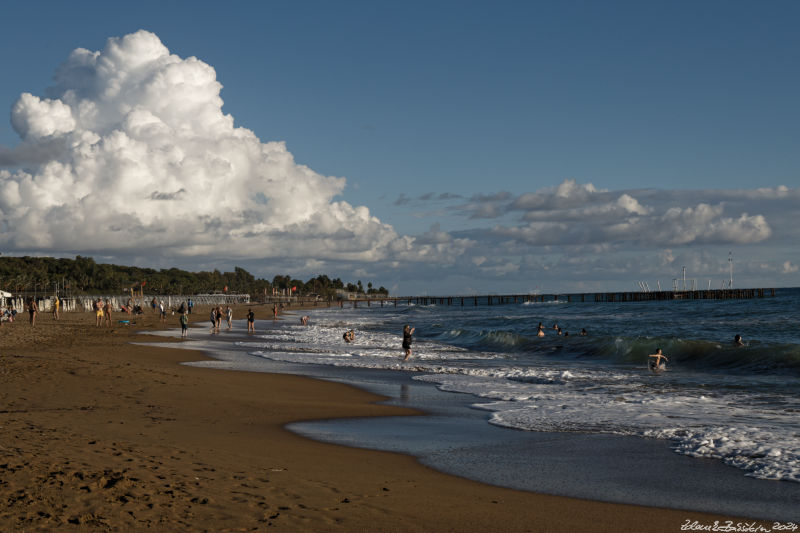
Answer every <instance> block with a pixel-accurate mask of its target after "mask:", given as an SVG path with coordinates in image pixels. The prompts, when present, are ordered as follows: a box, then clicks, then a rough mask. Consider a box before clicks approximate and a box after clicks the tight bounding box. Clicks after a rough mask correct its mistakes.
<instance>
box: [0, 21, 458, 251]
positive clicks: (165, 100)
mask: <svg viewBox="0 0 800 533" xmlns="http://www.w3.org/2000/svg"><path fill="white" fill-rule="evenodd" d="M221 88H222V85H221V84H220V83H219V82H218V81H217V79H216V73H215V71H214V69H213V68H212V67H211V66H209V65H208V64H206V63H204V62H203V61H201V60H199V59H197V58H194V57H190V58H186V59H183V58H180V57H178V56H177V55H174V54H171V53H170V52H169V50H168V49H167V48H166V47H165V46H164V44H163V43H162V42H161V41H160V40H159V38H158V37H157V36H156V35H154V34H153V33H150V32H147V31H143V30H141V31H138V32H136V33H133V34H130V35H126V36H124V37H122V38H112V39H109V40H108V42H107V44H106V46H105V48H104V49H103V50H102V51H94V52H93V51H89V50H85V49H77V50H75V51H73V52H72V53H71V54H70V55H69V58H68V59H67V60H66V61H65V62H64V64H63V65H61V67H60V68H59V69H58V71H57V72H56V75H55V85H54V87H52V88H51V89H50V90H49V91H48V94H47V97H39V96H35V95H32V94H29V93H25V94H23V95H22V96H21V97H20V98H19V99H18V101H17V102H16V103H15V104H14V105H13V108H12V111H11V123H12V126H13V127H14V129H15V131H16V132H17V133H18V134H19V136H20V138H21V140H22V142H21V143H20V145H19V146H18V147H17V148H16V149H13V150H9V149H4V150H3V151H2V152H0V156H2V160H3V161H0V162H4V163H5V164H6V165H12V164H17V165H19V164H20V162H25V161H24V160H25V158H26V155H27V156H30V157H29V161H27V163H28V167H27V168H26V170H13V171H11V170H2V171H0V222H2V229H1V230H0V243H1V244H2V246H3V247H4V248H5V249H6V250H10V251H20V252H21V251H32V250H36V251H44V252H56V253H58V252H78V253H81V252H90V253H91V252H92V251H103V252H104V253H107V254H113V253H114V252H130V251H131V250H135V251H136V253H139V254H148V253H149V254H154V253H157V254H160V255H172V256H181V255H183V256H193V257H214V256H226V257H234V258H235V257H242V258H255V257H270V256H272V257H276V256H277V257H298V258H302V257H317V258H320V259H338V260H352V261H377V260H381V259H387V258H388V259H391V257H394V256H396V257H401V258H403V259H405V260H412V261H413V260H420V259H422V260H425V261H436V260H437V258H448V260H450V259H449V258H451V257H452V256H453V255H454V254H456V255H457V254H458V253H460V252H461V251H462V250H463V249H464V247H465V246H466V245H467V244H468V243H467V241H464V240H462V241H457V240H454V239H450V240H449V241H448V242H446V243H442V242H439V243H435V244H432V245H426V244H424V243H415V242H414V238H412V237H403V236H399V235H398V234H397V233H396V232H395V231H394V229H393V228H392V227H391V226H389V225H387V224H385V223H382V222H381V221H380V220H378V219H377V218H376V217H374V216H372V215H371V214H370V212H369V210H368V209H367V208H366V207H356V206H352V205H350V204H348V203H347V202H343V201H336V198H337V196H338V195H340V194H341V193H342V191H343V189H344V187H345V179H344V178H337V177H328V176H323V175H320V174H318V173H317V172H315V171H313V170H312V169H310V168H308V167H307V166H304V165H301V164H298V163H297V162H295V160H294V158H293V156H292V154H291V153H290V152H289V151H288V150H287V148H286V146H285V145H284V144H283V143H281V142H261V141H260V140H259V138H258V137H256V135H255V134H254V133H253V132H252V131H250V130H247V129H245V128H240V127H236V126H234V120H233V118H232V117H231V116H230V115H226V114H224V113H223V111H222V104H223V102H222V99H221V98H220V90H221ZM22 166H23V167H25V165H22Z"/></svg>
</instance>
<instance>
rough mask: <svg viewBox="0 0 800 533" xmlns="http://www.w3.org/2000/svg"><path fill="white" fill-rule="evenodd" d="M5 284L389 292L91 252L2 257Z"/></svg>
mask: <svg viewBox="0 0 800 533" xmlns="http://www.w3.org/2000/svg"><path fill="white" fill-rule="evenodd" d="M0 287H2V289H3V290H5V291H7V292H12V293H25V294H28V293H37V292H39V293H43V294H51V293H54V292H56V291H58V292H59V294H61V295H70V294H75V295H79V294H123V293H126V292H129V291H130V289H131V288H133V289H134V290H135V291H136V292H139V291H140V290H141V291H142V292H144V293H145V294H175V295H192V294H214V293H222V292H228V293H237V294H249V295H250V297H251V298H253V299H259V298H261V297H262V296H264V295H265V294H266V295H267V296H271V295H272V294H273V289H275V290H276V291H278V292H280V293H281V294H291V295H293V296H310V295H318V296H320V297H322V298H324V299H336V297H337V296H338V295H339V294H340V292H339V291H348V292H353V293H359V294H365V295H375V296H380V295H385V296H388V294H389V291H387V290H386V289H385V288H384V287H379V288H375V287H373V285H372V282H368V283H367V285H366V287H364V285H362V283H361V280H358V281H357V282H356V283H352V282H349V283H345V282H344V281H342V280H341V279H339V278H334V279H330V278H329V277H328V276H326V275H324V274H321V275H319V276H316V277H314V278H311V279H308V280H306V281H303V280H302V279H299V278H295V277H293V276H291V275H288V274H287V275H277V276H275V277H273V278H272V280H271V281H270V280H267V279H262V278H256V277H255V276H253V275H252V274H250V273H249V272H248V271H247V270H245V269H243V268H240V267H234V271H233V272H220V271H219V270H216V269H215V270H213V271H211V272H205V271H204V272H189V271H187V270H181V269H179V268H169V269H161V270H156V269H153V268H141V267H135V266H122V265H112V264H106V263H96V262H95V261H94V259H92V258H91V257H81V256H80V255H79V256H76V257H75V259H66V258H54V257H28V256H25V257H0Z"/></svg>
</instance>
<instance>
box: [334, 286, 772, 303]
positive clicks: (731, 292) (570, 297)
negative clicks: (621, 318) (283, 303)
mask: <svg viewBox="0 0 800 533" xmlns="http://www.w3.org/2000/svg"><path fill="white" fill-rule="evenodd" d="M774 296H775V289H774V288H769V289H712V290H699V291H648V292H643V291H642V292H593V293H569V294H486V295H480V296H477V295H474V296H386V297H377V298H366V297H365V298H355V299H349V300H341V301H340V302H339V305H344V304H346V303H350V304H352V306H353V307H358V306H359V304H361V305H362V306H363V305H366V306H367V307H372V306H373V305H376V306H380V307H383V306H384V305H394V307H397V304H398V302H399V303H401V304H406V305H411V304H414V305H447V306H460V307H464V306H472V307H477V306H479V305H505V304H520V303H535V302H541V303H544V302H558V301H561V302H608V303H619V302H651V301H669V300H748V299H752V298H772V297H774ZM329 305H330V304H329Z"/></svg>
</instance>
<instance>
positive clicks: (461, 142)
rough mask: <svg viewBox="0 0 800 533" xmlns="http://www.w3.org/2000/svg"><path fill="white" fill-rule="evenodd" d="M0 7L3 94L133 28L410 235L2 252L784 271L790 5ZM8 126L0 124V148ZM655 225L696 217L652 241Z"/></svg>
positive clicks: (604, 282)
mask: <svg viewBox="0 0 800 533" xmlns="http://www.w3.org/2000/svg"><path fill="white" fill-rule="evenodd" d="M3 19H4V21H5V24H4V25H3V26H4V27H3V31H2V32H0V65H1V66H2V69H3V76H2V78H3V80H4V81H3V83H2V84H1V85H0V106H5V108H6V109H8V110H9V111H11V109H12V106H14V104H15V102H17V100H18V99H19V98H20V95H21V94H22V93H25V92H28V93H31V94H33V95H35V96H37V97H40V98H42V99H43V98H45V97H48V96H58V95H55V94H50V93H48V92H47V88H48V87H50V86H52V85H53V83H54V82H53V76H54V73H55V71H56V69H57V68H58V67H59V65H60V64H62V63H63V62H64V61H65V60H66V59H67V57H68V56H69V54H70V52H71V51H72V50H74V49H76V48H86V49H88V50H91V51H101V50H103V49H104V47H106V42H107V39H109V38H119V37H123V36H125V35H129V34H132V33H134V32H136V31H137V30H139V29H144V30H147V31H148V32H152V34H154V35H156V36H157V37H158V39H160V41H161V42H162V43H163V45H164V46H165V47H166V48H167V49H168V50H169V53H170V54H173V55H175V56H177V57H179V58H181V59H186V58H189V57H192V56H194V57H196V58H198V59H199V60H200V61H202V62H203V63H205V64H207V65H210V66H211V67H213V69H214V70H215V71H216V80H217V81H218V82H220V83H221V84H222V86H223V87H224V88H223V89H222V91H221V93H220V96H221V98H222V100H223V101H224V105H223V107H222V112H223V113H225V114H229V115H231V116H232V117H233V120H234V124H235V126H236V127H244V128H247V129H249V130H252V132H253V133H254V134H255V135H256V136H257V137H258V139H260V140H261V141H262V142H264V143H267V142H270V141H285V143H286V149H287V150H288V152H290V153H291V155H292V156H293V157H294V161H295V162H296V163H298V164H300V165H306V166H307V167H309V168H310V169H312V170H313V171H314V172H315V173H318V174H319V175H321V176H331V177H342V178H345V179H346V185H344V186H342V187H341V188H338V189H337V188H336V187H333V189H331V191H332V192H331V194H332V195H333V196H331V197H326V198H325V202H323V203H324V204H326V205H327V204H330V203H333V202H340V201H342V200H344V201H346V202H347V203H348V204H350V205H352V206H354V207H358V206H365V207H367V208H368V209H369V212H370V215H371V216H373V217H377V219H379V221H380V223H381V224H383V225H387V226H390V227H391V230H392V231H393V232H395V233H396V238H398V239H403V238H409V239H412V241H405V245H408V247H409V248H411V249H415V250H417V251H419V250H420V246H419V245H426V246H428V247H429V248H425V253H418V254H416V255H415V254H414V253H411V251H410V250H406V249H405V248H403V247H402V246H400V245H399V244H391V243H390V241H391V238H390V237H389V236H386V235H384V236H383V237H377V236H376V235H377V234H376V233H375V231H376V230H374V229H373V230H367V229H363V233H359V232H360V231H362V229H359V230H354V229H353V228H349V230H348V231H351V230H352V231H354V232H355V234H356V235H358V236H359V237H357V238H356V239H355V240H357V241H359V242H360V243H361V245H362V247H363V250H361V251H360V252H359V253H355V250H353V253H352V254H350V255H348V256H347V257H342V256H341V254H338V255H337V254H336V253H335V251H331V252H330V253H327V255H326V253H317V254H316V256H315V253H314V249H313V247H312V246H310V245H309V248H308V249H301V248H300V247H298V249H296V250H288V253H286V254H285V255H284V256H283V257H279V256H277V255H276V254H271V255H269V257H270V259H269V261H268V263H269V264H270V266H269V267H267V266H264V262H261V261H259V258H258V257H256V256H252V257H251V256H245V255H242V256H240V257H230V256H231V255H236V254H233V253H227V254H222V255H220V256H219V257H215V256H214V255H213V254H208V253H206V252H203V253H200V252H198V253H196V254H193V253H190V252H188V251H184V252H181V253H180V254H179V256H178V257H171V256H169V254H166V257H165V253H164V248H163V247H164V246H165V244H163V243H161V244H159V245H158V246H160V247H161V248H159V247H153V248H152V249H149V247H148V246H146V243H140V246H138V247H137V249H136V250H135V251H134V250H130V251H125V250H119V249H113V250H112V249H103V248H97V249H94V250H93V249H92V247H91V246H90V245H85V246H84V245H82V244H81V243H80V242H79V241H77V240H76V241H74V242H71V243H70V244H69V245H64V246H61V245H58V244H53V243H47V242H44V241H43V242H42V243H40V244H39V245H38V247H37V246H31V245H30V244H24V243H21V242H14V239H10V238H6V239H5V240H4V241H3V246H4V247H6V249H7V250H8V253H48V251H49V252H50V253H58V254H68V253H84V254H85V253H86V252H87V251H89V252H94V253H95V254H96V255H107V256H108V257H109V258H110V259H115V260H123V259H125V260H129V261H136V262H137V263H150V264H152V265H153V266H169V264H168V263H170V262H180V263H181V266H184V267H188V268H192V266H193V265H196V266H197V267H198V268H205V267H207V266H209V265H213V266H217V265H218V268H221V269H226V268H231V267H232V266H233V264H238V265H241V266H245V267H246V268H249V269H251V270H252V271H255V272H257V273H259V274H263V275H267V276H269V277H271V276H272V275H274V274H277V273H279V271H285V270H287V269H288V270H290V271H292V272H297V273H298V274H299V275H302V276H307V275H313V274H316V273H317V272H316V271H315V270H320V271H321V272H327V273H330V274H333V275H340V276H342V277H347V278H350V277H353V275H355V276H363V277H365V278H369V279H371V280H373V281H375V282H376V284H380V285H385V286H387V287H393V288H394V289H395V290H396V291H399V292H402V293H408V292H420V291H422V292H426V291H427V292H437V289H435V288H432V287H430V280H431V279H436V280H437V283H438V285H437V287H439V288H441V290H442V291H445V292H451V293H461V292H473V291H478V292H481V291H486V290H494V291H497V290H499V289H502V290H508V291H509V292H512V291H517V290H519V291H524V290H576V291H579V290H585V289H598V290H601V289H605V288H608V289H615V288H627V289H630V290H634V289H635V287H636V281H638V280H640V279H644V280H648V281H649V283H650V284H651V285H655V280H656V279H660V280H661V283H662V285H663V284H665V283H666V282H667V280H668V279H671V278H674V277H676V276H677V275H678V273H679V270H680V266H683V263H689V264H690V265H692V266H694V268H696V271H695V275H696V277H697V278H698V279H706V278H708V279H712V278H713V280H714V285H715V286H716V285H718V281H719V278H720V276H721V272H722V270H725V269H727V257H728V251H731V250H733V251H734V255H735V257H736V258H737V270H738V269H739V268H741V273H740V274H741V277H738V276H737V283H738V282H741V283H742V284H745V285H798V284H800V275H798V271H797V265H798V264H800V257H798V255H800V254H798V250H797V246H796V243H797V242H798V239H797V233H796V230H795V229H794V228H796V227H797V222H798V220H797V215H795V214H793V213H794V212H795V211H796V210H797V209H796V208H797V201H798V189H797V188H798V186H800V149H798V148H800V147H798V140H800V105H798V97H797V95H798V94H800V74H799V73H798V68H797V65H798V64H800V33H798V32H797V30H796V29H797V27H798V23H800V5H799V4H797V3H796V2H769V3H755V2H731V1H718V2H712V1H707V2H633V1H631V2H497V3H492V4H487V3H485V2H403V3H395V4H391V5H389V4H387V5H382V4H381V3H374V2H341V3H334V2H295V3H278V2H231V3H228V4H225V5H224V6H223V5H221V4H219V3H216V2H214V3H212V2H138V3H135V4H134V3H125V4H122V3H110V2H78V3H75V4H68V3H64V2H36V1H33V2H25V3H22V2H18V3H12V4H10V5H6V6H4V17H3ZM51 92H52V91H51ZM101 136H102V135H101ZM28 141H32V140H31V139H28ZM20 142H21V139H20V135H18V133H17V132H16V131H15V130H14V129H13V128H12V125H11V121H9V120H5V121H1V122H0V145H2V146H4V147H6V150H7V151H8V150H14V149H15V147H18V146H19V145H20ZM36 142H37V143H41V142H43V141H42V138H37V140H36ZM70 157H71V156H70ZM11 159H13V161H11V162H9V161H7V162H6V167H5V168H6V169H7V172H8V173H9V175H8V176H6V181H9V180H10V181H16V182H20V179H21V178H20V177H19V174H18V173H19V171H20V169H27V170H28V171H30V173H31V174H33V175H34V176H35V178H34V181H35V180H36V179H39V181H43V179H44V178H36V177H37V176H39V174H43V173H45V171H41V172H39V173H38V174H37V170H36V168H33V167H31V166H30V165H31V164H32V163H30V162H19V161H18V159H19V158H11ZM68 160H69V161H74V158H73V159H70V158H69V157H68ZM36 164H41V161H39V160H37V163H36ZM0 168H3V167H0ZM242 179H244V178H242ZM2 181H3V179H2V176H0V182H2ZM780 186H785V187H786V188H787V189H786V190H783V189H780V190H779V189H778V187H780ZM248 187H249V188H250V190H252V186H248ZM257 187H258V186H257V185H256V188H257ZM334 189H335V190H334ZM757 189H771V190H773V191H774V192H773V193H767V192H763V191H762V192H761V193H757V192H754V191H756V190H757ZM255 192H258V191H255ZM526 194H529V195H538V198H539V200H536V201H534V200H532V199H531V198H530V197H525V198H523V195H526ZM267 196H268V197H269V194H267ZM548 198H550V200H549V202H550V203H549V206H548V204H542V203H541V201H545V200H547V199H548ZM565 198H570V200H569V201H562V200H564V199H565ZM621 198H622V200H620V199H621ZM627 198H632V199H633V200H634V201H635V202H637V203H631V202H629V201H628V200H627ZM643 198H646V199H647V202H645V201H644V200H643ZM559 199H561V200H559ZM540 200H541V201H540ZM274 201H277V199H276V200H274ZM537 202H538V203H537ZM267 204H270V203H269V202H267ZM700 204H702V205H707V206H711V207H713V208H714V209H711V210H709V211H703V209H698V206H699V205H700ZM48 205H49V204H48ZM271 205H274V203H273V204H271ZM315 205H316V204H315ZM542 205H544V206H545V207H544V208H543V207H542ZM532 206H533V207H532ZM556 206H560V207H558V208H557V209H556V208H555V207H556ZM609 206H617V208H614V209H612V208H611V207H609ZM51 207H52V206H51ZM615 209H621V211H615ZM670 209H673V211H670ZM674 210H677V211H674ZM4 211H5V213H6V217H9V216H10V215H9V213H10V211H11V208H10V207H8V208H6V209H5V210H4ZM248 212H249V211H248ZM701 212H702V213H703V214H700V213H701ZM17 213H18V212H17ZM670 213H671V214H670ZM265 216H266V215H265ZM743 216H744V217H743ZM631 217H635V218H636V220H635V221H634V220H632V219H631ZM676 217H677V218H676ZM756 217H762V219H763V220H762V219H758V218H756ZM251 222H252V221H251ZM615 222H625V223H626V224H627V225H626V226H625V227H624V228H622V227H617V226H614V224H615ZM762 222H763V223H762ZM6 224H7V227H8V222H7V223H6ZM543 224H544V225H543ZM665 224H674V227H675V228H680V231H681V232H685V231H689V233H692V231H694V230H697V231H696V235H694V234H693V235H694V236H693V237H691V238H673V237H672V236H667V235H662V236H660V237H659V236H658V229H659V228H663V227H664V225H665ZM612 226H614V227H613V228H612V229H609V230H608V231H605V230H603V231H599V229H598V228H601V227H607V228H611V227H612ZM320 227H321V226H315V228H316V229H315V230H314V231H317V232H319V231H321V230H320ZM687 228H688V229H687ZM341 229H342V228H338V229H337V228H335V227H327V226H326V227H325V229H324V230H322V232H323V233H324V232H325V231H331V235H334V234H335V235H342V233H341V231H340V230H341ZM273 230H280V231H285V230H286V228H271V229H270V230H269V231H273ZM269 231H268V232H267V233H269ZM297 231H299V234H303V231H305V229H303V230H297ZM676 231H677V230H676ZM234 233H235V232H234ZM543 233H546V234H549V235H550V236H552V238H547V239H544V238H542V237H541V235H542V234H543ZM270 235H273V234H270ZM369 235H372V236H373V237H374V238H375V239H377V240H376V241H375V242H374V243H371V244H370V242H369V238H368V236H369ZM534 235H535V236H534ZM648 235H652V236H653V237H652V238H650V237H648ZM743 235H744V236H745V237H742V236H743ZM634 236H636V238H634ZM92 242H97V239H93V240H92ZM165 242H166V241H165ZM272 242H273V241H271V240H270V239H269V238H268V237H266V236H265V237H264V246H265V247H270V246H269V243H272ZM409 242H411V244H409ZM247 245H248V246H253V244H252V241H248V244H247ZM198 246H199V245H198ZM348 246H349V245H348ZM283 248H284V249H287V247H286V246H283ZM384 248H385V249H384ZM400 248H403V249H404V250H405V251H403V252H400V251H398V250H399V249H400ZM412 256H413V257H412ZM446 256H450V257H449V258H447V257H446ZM653 257H661V258H662V259H660V260H659V262H658V265H659V266H658V268H652V269H651V268H650V267H651V266H653V265H652V263H653V262H652V261H651V258H653ZM664 257H667V258H671V259H663V258H664ZM426 258H432V259H430V260H428V259H426ZM556 272H557V273H558V274H557V275H556V274H555V273H556ZM705 283H706V282H705V281H703V282H702V284H703V285H705ZM740 286H741V285H740Z"/></svg>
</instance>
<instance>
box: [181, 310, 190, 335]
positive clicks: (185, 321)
mask: <svg viewBox="0 0 800 533" xmlns="http://www.w3.org/2000/svg"><path fill="white" fill-rule="evenodd" d="M188 336H189V315H188V314H187V313H186V311H184V312H183V313H182V314H181V337H188Z"/></svg>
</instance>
